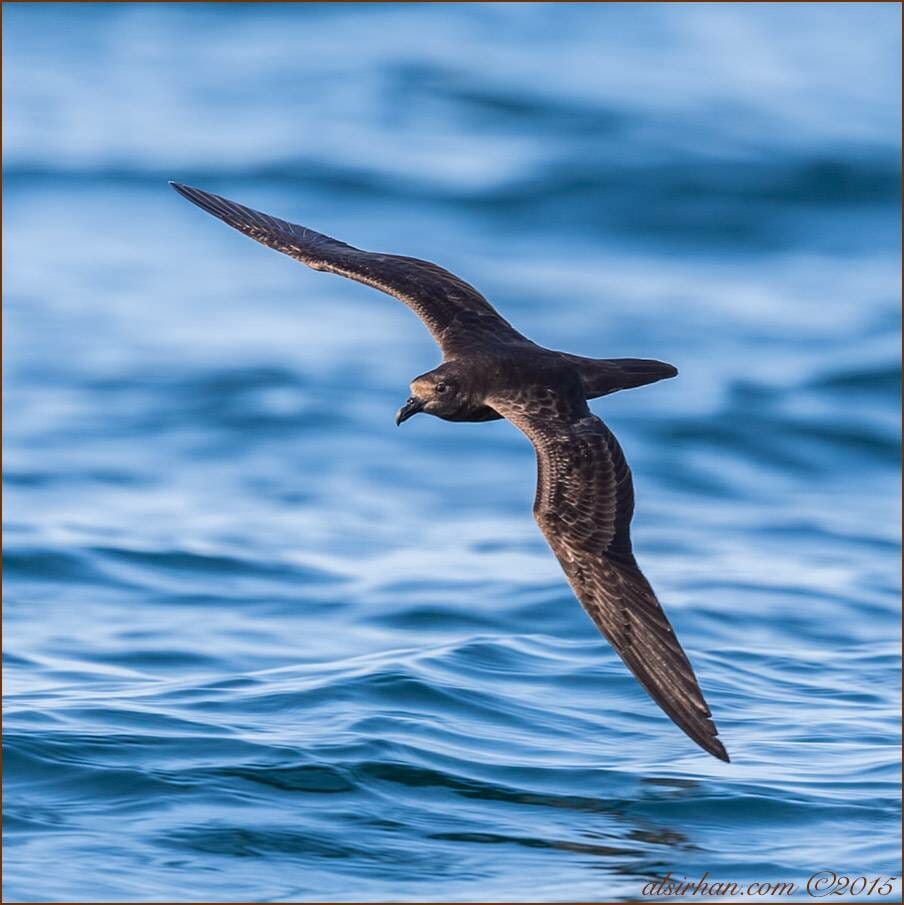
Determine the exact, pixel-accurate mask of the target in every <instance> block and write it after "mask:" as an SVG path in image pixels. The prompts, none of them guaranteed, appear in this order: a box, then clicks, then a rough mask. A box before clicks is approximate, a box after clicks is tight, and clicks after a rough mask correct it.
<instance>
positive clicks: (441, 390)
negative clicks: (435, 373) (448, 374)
mask: <svg viewBox="0 0 904 905" xmlns="http://www.w3.org/2000/svg"><path fill="white" fill-rule="evenodd" d="M433 389H434V390H436V392H437V393H445V392H446V390H447V389H449V387H448V386H447V385H446V384H444V383H438V384H437V385H436V386H435V387H434V388H433Z"/></svg>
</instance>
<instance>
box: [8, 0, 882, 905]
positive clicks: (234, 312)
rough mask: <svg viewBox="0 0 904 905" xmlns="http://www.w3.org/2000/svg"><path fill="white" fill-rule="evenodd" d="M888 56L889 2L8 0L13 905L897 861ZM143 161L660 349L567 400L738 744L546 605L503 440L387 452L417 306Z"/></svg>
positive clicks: (572, 342) (557, 579)
mask: <svg viewBox="0 0 904 905" xmlns="http://www.w3.org/2000/svg"><path fill="white" fill-rule="evenodd" d="M899 35H900V6H899V5H897V4H876V5H870V4H860V3H856V4H850V5H847V4H789V5H783V4H765V5H760V4H749V5H744V4H741V5H733V4H699V5H695V4H691V5H687V6H683V5H679V4H665V5H656V4H627V5H620V4H600V5H585V4H574V5H572V4H536V5H524V6H522V5H513V4H498V5H494V4H488V5H473V4H417V5H406V4H399V5H392V4H385V5H366V4H328V5H323V6H320V5H298V6H296V5H256V4H250V5H244V4H238V5H233V4H228V5H227V4H223V5H218V4H185V5H167V4H135V5H118V4H103V5H97V6H93V5H79V4H63V5H55V4H47V5H43V4H29V3H24V4H13V5H8V4H5V5H4V8H3V75H4V109H3V132H4V139H5V142H4V152H3V188H4V202H5V210H4V221H3V223H4V227H5V230H4V239H5V242H4V274H3V275H4V296H5V298H4V328H5V329H4V336H5V344H4V352H5V355H4V363H5V403H4V415H5V419H4V424H5V432H4V452H5V461H4V464H5V469H4V471H5V475H4V477H5V488H6V491H5V507H4V509H5V519H6V525H5V553H6V563H5V565H6V574H5V579H6V582H5V586H6V598H5V607H4V628H5V632H4V641H5V666H6V679H5V693H6V710H5V720H4V748H5V757H4V766H5V774H4V788H5V796H6V797H5V800H4V828H5V843H6V844H5V859H4V868H5V872H4V880H5V899H6V900H7V901H13V900H16V901H28V900H32V901H34V900H40V901H61V900H62V901H104V900H120V901H123V900H129V901H132V900H141V899H145V900H150V899H156V900H163V901H191V900H204V901H216V900H231V901H236V900H248V901H264V900H266V901H280V900H290V899H318V900H343V899H345V900H348V899H357V900H362V899H363V900H400V899H415V898H419V899H429V900H442V899H446V900H450V899H457V900H462V899H465V900H467V899H470V900H475V899H479V900H482V901H486V900H541V901H548V900H563V899H579V900H594V899H596V900H600V899H602V900H605V899H611V898H628V899H631V898H637V897H639V895H640V892H641V889H642V887H643V885H644V884H645V883H647V882H649V880H650V879H651V878H654V877H657V876H660V875H662V874H664V873H665V872H666V871H671V872H672V874H673V876H675V877H676V878H680V877H682V876H687V877H688V878H689V879H696V878H698V877H699V876H701V875H702V874H703V872H704V871H709V874H710V876H711V878H715V879H723V880H734V881H739V882H740V881H750V880H766V881H793V882H795V883H798V884H802V883H804V882H805V880H806V878H807V876H809V874H811V873H812V872H814V871H816V870H820V869H825V868H832V869H835V870H836V871H838V872H839V873H847V874H849V875H850V876H852V877H854V876H860V875H864V876H866V877H869V878H872V877H874V876H878V875H882V876H885V875H889V876H896V875H897V876H900V847H899V842H900V836H899V794H898V783H899V766H898V764H899V748H898V744H899V708H900V696H899V662H900V658H899V653H900V646H899V636H900V622H899V588H900V582H899V568H898V562H899V530H898V525H899V517H900V514H899V483H900V482H899V429H898V428H899V421H898V411H899V389H900V381H899V366H900V361H899V340H898V332H899V297H900V271H899V241H900V216H899V207H898V205H899V191H900V145H899V135H900V112H899V111H900V98H899V92H898V88H897V86H898V84H899V82H898V76H899V65H900V37H899ZM168 179H176V180H179V181H181V182H186V183H188V184H191V185H197V186H200V187H202V188H205V189H208V190H211V191H214V192H218V193H221V194H225V195H228V196H230V197H233V198H235V199H236V200H239V201H242V202H245V203H247V204H250V205H252V206H254V207H256V208H259V209H262V210H265V211H269V212H272V213H274V214H276V215H278V216H283V217H286V218H289V219H293V220H295V221H297V222H301V223H304V224H307V225H310V226H313V227H315V228H316V229H319V230H321V231H324V232H327V233H329V234H332V235H335V236H337V237H339V238H341V239H344V240H346V241H349V242H352V243H353V244H356V245H359V246H362V247H365V248H372V249H379V250H385V251H392V252H397V253H402V254H409V255H415V256H419V257H425V258H428V259H431V260H435V261H437V262H439V263H441V264H442V265H444V266H446V267H448V268H450V269H451V270H453V271H455V272H457V273H459V274H461V275H462V276H463V277H464V278H465V279H468V280H469V281H471V282H473V283H474V284H475V285H476V286H478V287H479V288H480V289H481V290H482V291H484V293H485V294H486V295H487V296H488V297H489V298H490V299H491V300H492V301H493V302H494V303H495V304H496V305H497V306H498V307H499V308H500V309H501V311H502V312H503V314H504V315H505V316H506V317H508V318H510V319H511V320H512V321H513V322H514V323H515V324H516V325H517V326H518V327H519V328H520V329H521V330H522V331H523V332H525V333H526V334H527V335H528V336H530V337H531V338H532V339H534V340H536V341H538V342H540V343H542V344H544V345H547V346H550V347H552V348H561V349H567V350H569V351H572V352H577V353H583V354H587V355H592V356H599V357H603V356H639V357H654V358H661V359H664V360H666V361H670V362H673V363H674V364H675V365H677V366H678V368H679V369H680V376H679V378H678V379H676V380H672V381H667V382H664V383H661V384H658V385H656V386H654V387H649V388H644V389H639V390H634V391H630V392H626V393H623V394H620V395H618V396H615V397H610V398H608V399H604V400H600V401H598V402H596V403H594V405H593V407H594V409H595V411H596V412H597V413H598V414H600V415H602V416H603V417H604V418H605V419H606V420H607V422H608V423H609V424H610V426H611V427H612V429H613V430H614V431H615V432H616V433H617V435H618V436H619V437H620V439H621V441H622V444H623V446H624V447H625V450H626V454H627V456H628V458H629V461H630V462H631V464H632V466H633V469H634V473H635V481H636V485H637V497H638V505H637V515H636V518H635V523H634V524H635V528H634V537H635V545H636V548H637V550H638V556H639V560H640V563H641V565H642V567H643V568H644V569H645V571H646V572H647V574H648V576H649V577H650V579H651V581H652V583H653V585H654V586H655V587H656V588H657V590H658V592H659V595H660V597H661V599H662V600H663V602H664V604H665V606H666V609H667V611H668V612H669V614H670V615H671V617H672V620H673V622H674V623H675V626H676V629H677V630H678V632H679V635H680V636H681V638H682V639H683V641H684V645H685V647H686V648H687V650H688V652H689V654H690V656H691V659H692V660H693V661H694V663H695V664H696V667H697V671H698V673H699V675H700V678H701V682H702V685H703V687H704V689H705V691H706V695H707V698H708V699H709V702H710V704H711V706H712V707H713V710H714V714H715V718H716V720H717V723H718V725H719V727H720V729H721V733H722V738H723V739H724V741H725V743H726V745H727V747H728V749H729V751H730V752H731V754H732V756H733V759H734V760H733V763H732V764H731V765H725V764H722V763H719V762H717V761H716V760H714V759H713V758H711V757H709V756H707V755H706V754H704V753H703V752H701V751H700V750H699V749H697V748H696V747H695V746H694V745H693V744H692V743H691V742H690V741H688V740H687V739H686V738H685V737H684V736H683V735H682V734H681V733H680V732H679V731H678V730H677V729H676V728H675V727H674V726H673V725H672V724H671V723H670V722H669V720H668V719H667V718H666V717H665V716H664V715H663V714H662V713H661V712H660V711H659V710H658V709H657V708H656V707H655V705H653V704H652V703H651V702H650V701H649V700H648V699H647V697H646V695H645V694H644V692H643V691H642V690H641V689H640V687H639V686H638V685H637V684H636V683H635V682H634V681H633V679H631V677H630V676H629V675H628V673H627V671H626V670H625V668H624V667H623V666H622V664H621V663H620V661H619V660H618V658H617V657H616V655H615V654H614V652H613V651H612V650H611V649H610V648H609V647H608V646H607V645H606V643H605V642H604V641H603V640H602V638H601V637H600V636H598V634H597V633H596V631H595V629H594V628H593V626H592V624H591V623H590V621H589V619H588V618H587V617H586V616H585V615H584V613H583V612H582V610H581V609H580V607H579V606H578V604H577V603H576V601H575V600H574V599H573V597H572V594H571V592H570V591H569V589H568V587H567V585H566V583H565V580H564V578H563V576H562V575H561V573H560V571H559V568H558V566H557V564H556V562H555V561H554V559H553V557H552V555H551V554H550V552H549V551H548V549H547V547H546V545H545V543H544V541H543V539H542V537H541V536H540V534H539V532H538V530H537V528H536V526H535V524H534V522H533V519H532V517H531V511H530V509H531V503H532V497H533V489H534V480H535V477H534V475H535V471H534V456H533V451H532V450H531V448H530V445H529V444H528V442H527V441H526V440H525V439H524V438H523V437H522V436H521V435H520V434H519V433H518V432H517V431H516V430H515V429H514V428H512V427H511V426H510V425H508V424H507V423H505V422H498V423H491V424H476V425H455V424H447V423H442V422H440V421H437V420H435V419H429V418H418V419H414V420H413V421H412V422H410V423H409V424H406V425H405V426H404V427H403V428H402V429H396V427H395V426H394V425H393V421H392V417H393V414H394V412H395V410H396V408H397V407H398V406H399V404H400V403H401V402H402V401H403V400H404V398H405V396H406V395H407V386H408V381H409V380H410V379H411V378H412V377H413V376H414V375H416V374H419V373H421V372H423V371H425V370H427V369H429V368H431V367H433V366H434V365H435V364H436V363H437V361H438V355H437V350H436V348H435V347H434V345H433V343H432V341H431V339H430V337H429V335H428V334H427V333H426V331H425V330H424V328H423V327H422V326H421V325H420V324H419V323H418V321H417V320H416V318H415V317H413V316H412V315H411V313H410V312H408V311H407V310H405V309H404V307H403V306H402V305H400V304H399V303H398V302H396V301H395V300H393V299H390V298H388V297H386V296H382V295H379V294H378V293H376V292H374V291H372V290H370V289H367V288H366V287H363V286H359V285H356V284H354V283H351V282H348V281H345V280H342V279H340V278H337V277H332V276H327V275H322V274H316V273H313V272H311V271H308V270H306V269H305V268H302V267H301V266H299V265H297V264H296V263H294V262H293V261H291V260H290V259H288V258H286V257H283V256H281V255H278V254H275V253H273V252H271V251H269V250H267V249H264V248H262V247H261V246H259V245H256V244H255V243H253V242H250V241H248V240H247V239H246V238H244V237H243V236H240V235H239V234H238V233H235V232H233V231H232V230H230V229H228V228H227V227H226V226H224V225H223V224H222V223H219V222H217V221H215V220H214V219H212V218H210V217H208V216H206V215H204V214H203V213H201V212H200V211H198V210H197V209H195V208H193V207H192V206H191V205H189V204H187V203H186V202H185V201H184V200H183V199H181V198H179V197H178V196H177V195H176V194H175V193H173V192H172V191H171V190H170V189H169V187H168V186H167V184H166V181H167V180H168ZM895 889H896V891H895V893H894V895H895V896H899V895H900V885H896V887H895ZM796 896H797V897H804V892H803V889H802V888H799V889H798V892H797V893H796ZM873 898H874V899H875V898H876V896H874V897H873Z"/></svg>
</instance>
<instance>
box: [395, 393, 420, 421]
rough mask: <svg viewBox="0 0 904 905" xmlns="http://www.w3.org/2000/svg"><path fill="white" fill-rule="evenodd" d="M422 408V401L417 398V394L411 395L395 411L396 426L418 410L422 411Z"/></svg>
mask: <svg viewBox="0 0 904 905" xmlns="http://www.w3.org/2000/svg"><path fill="white" fill-rule="evenodd" d="M423 410H424V403H423V402H422V401H421V400H420V399H418V398H417V396H412V397H411V398H410V399H409V400H408V401H407V402H406V403H405V404H404V405H403V406H402V407H401V408H400V409H399V410H398V411H397V412H396V416H395V423H396V426H398V425H399V424H401V423H402V422H403V421H407V420H408V419H409V418H410V417H411V416H412V415H416V414H417V413H418V412H422V411H423Z"/></svg>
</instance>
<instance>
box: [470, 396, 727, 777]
mask: <svg viewBox="0 0 904 905" xmlns="http://www.w3.org/2000/svg"><path fill="white" fill-rule="evenodd" d="M487 404H488V405H491V406H492V407H493V409H494V410H495V411H497V412H499V413H500V414H501V415H503V416H504V417H505V418H507V419H508V420H509V421H511V422H512V423H513V424H515V426H516V427H518V428H520V429H521V430H522V431H523V432H524V433H525V434H526V435H527V436H528V438H529V439H530V440H531V442H532V443H533V445H534V448H535V449H536V453H537V468H538V474H537V497H536V500H535V502H534V516H535V517H536V519H537V523H538V524H539V525H540V529H541V530H542V532H543V534H544V535H545V536H546V539H547V541H548V542H549V545H550V547H552V551H553V553H555V555H556V558H557V559H558V560H559V562H560V563H561V565H562V568H563V569H564V571H565V575H566V577H567V578H568V581H569V583H570V584H571V587H572V588H573V589H574V592H575V594H576V595H577V597H578V600H580V602H581V604H582V605H583V607H584V609H585V610H586V611H587V613H588V614H589V615H590V618H591V619H592V620H593V621H594V623H596V626H597V628H599V630H600V631H601V632H602V633H603V635H605V636H606V638H607V639H608V640H609V642H610V643H611V644H612V646H613V647H614V648H615V650H616V651H617V652H618V654H619V656H620V657H621V658H622V660H624V662H625V664H626V665H627V667H628V668H629V669H630V670H631V672H632V673H633V674H634V675H635V677H636V678H637V679H638V681H639V682H640V684H641V685H643V687H644V688H645V689H646V690H647V692H649V694H650V696H651V697H652V698H653V700H654V701H656V703H657V704H658V705H659V706H660V707H661V708H662V709H663V710H664V711H665V712H666V713H667V714H668V716H669V717H671V719H672V720H673V721H674V722H675V723H676V724H677V725H678V726H679V727H680V728H681V729H682V730H684V732H685V733H686V734H687V735H688V736H690V737H691V738H692V739H693V740H694V741H695V742H697V744H698V745H700V746H701V747H702V748H704V749H705V750H706V751H708V752H709V753H710V754H713V755H714V756H715V757H718V758H720V759H721V760H724V761H727V760H728V754H727V752H726V751H725V748H724V747H723V746H722V743H721V742H720V741H719V739H718V738H717V737H716V735H717V730H716V727H715V724H714V723H713V721H712V720H711V719H710V710H709V707H707V705H706V701H704V699H703V693H702V692H701V690H700V686H699V684H698V683H697V678H696V676H695V675H694V670H693V668H692V667H691V664H690V662H689V661H688V658H687V656H686V655H685V653H684V651H683V650H682V648H681V645H680V644H679V643H678V638H677V637H676V636H675V632H674V630H673V629H672V626H671V625H670V624H669V620H668V618H667V617H666V615H665V613H664V612H663V610H662V607H661V606H660V604H659V601H658V600H657V599H656V595H655V594H654V593H653V589H652V588H651V587H650V584H649V582H648V581H647V580H646V578H644V576H643V574H642V573H641V571H640V569H639V568H638V566H637V563H636V561H635V559H634V555H633V553H632V551H631V537H630V531H629V526H630V522H631V516H632V515H633V512H634V488H633V484H632V481H631V470H630V469H629V468H628V464H627V462H625V457H624V454H623V453H622V451H621V447H620V446H619V445H618V441H617V440H616V439H615V437H614V436H613V434H612V432H611V431H610V430H609V429H608V428H607V427H606V425H605V424H604V423H603V422H602V421H601V420H600V419H599V418H597V417H596V416H595V415H593V414H591V412H590V410H589V409H588V408H587V404H586V401H585V400H584V399H583V397H582V396H581V395H580V394H578V393H570V394H569V393H568V392H566V391H565V390H563V389H560V388H558V389H557V388H543V387H537V388H531V389H528V390H523V391H519V392H513V393H510V394H508V395H499V396H493V397H492V398H490V399H488V400H487Z"/></svg>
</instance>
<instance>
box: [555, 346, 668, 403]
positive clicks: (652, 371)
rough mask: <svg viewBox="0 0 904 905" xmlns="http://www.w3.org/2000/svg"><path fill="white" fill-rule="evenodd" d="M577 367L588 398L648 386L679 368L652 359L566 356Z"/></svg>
mask: <svg viewBox="0 0 904 905" xmlns="http://www.w3.org/2000/svg"><path fill="white" fill-rule="evenodd" d="M566 357H567V358H568V359H569V361H571V363H572V364H573V365H574V366H575V367H576V368H577V369H578V371H579V373H580V375H581V380H582V382H583V384H584V393H585V395H586V396H587V398H588V399H596V397H597V396H607V395H608V394H609V393H614V392H616V391H617V390H628V389H631V388H632V387H641V386H646V384H648V383H656V381H657V380H665V379H666V378H667V377H674V376H675V375H676V374H677V373H678V369H677V368H676V367H674V366H673V365H670V364H666V363H665V362H664V361H655V360H653V359H650V358H583V357H581V356H580V355H567V356H566Z"/></svg>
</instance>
